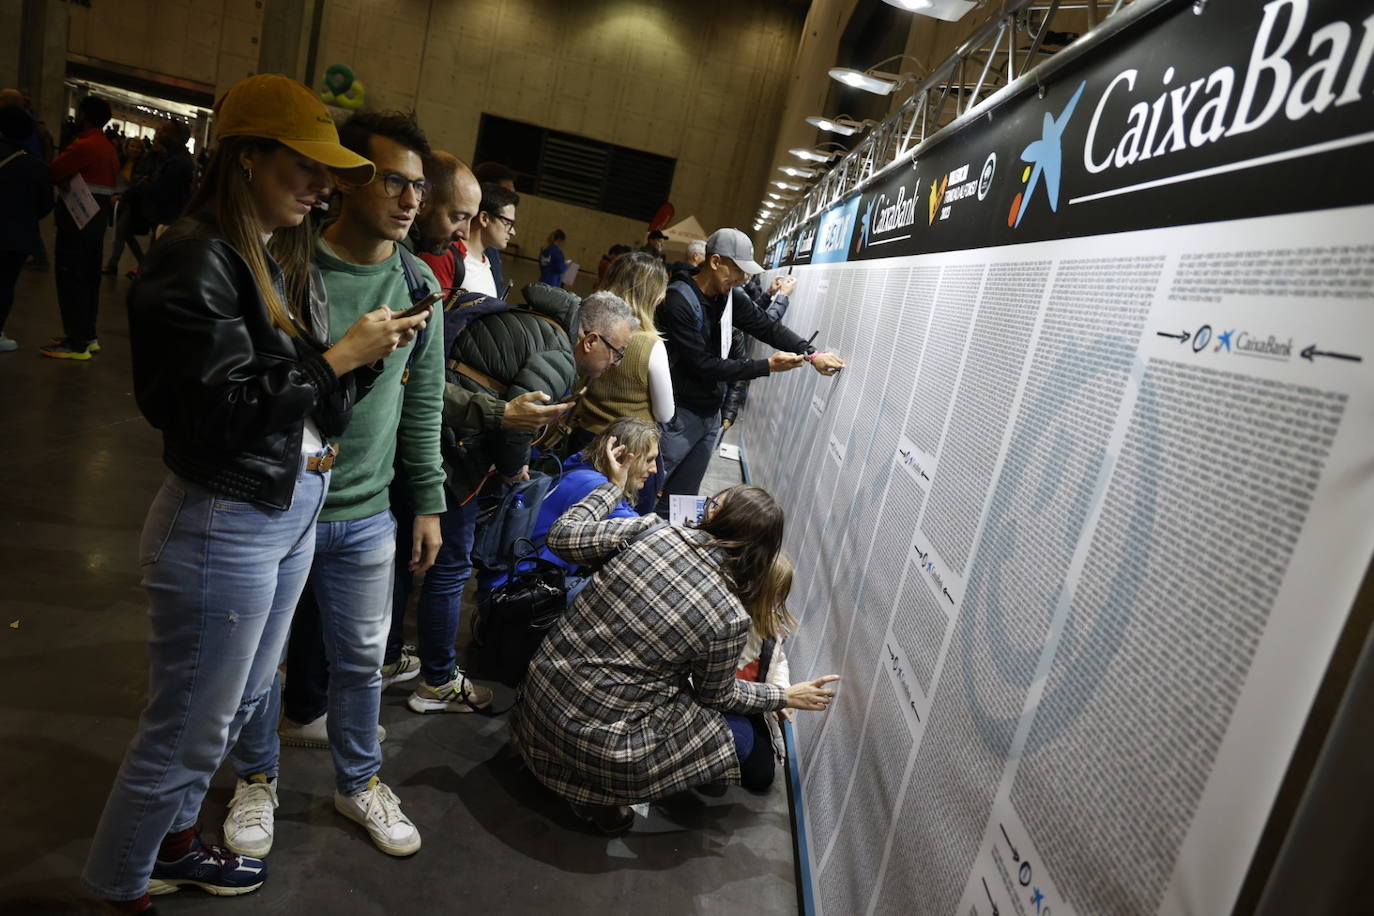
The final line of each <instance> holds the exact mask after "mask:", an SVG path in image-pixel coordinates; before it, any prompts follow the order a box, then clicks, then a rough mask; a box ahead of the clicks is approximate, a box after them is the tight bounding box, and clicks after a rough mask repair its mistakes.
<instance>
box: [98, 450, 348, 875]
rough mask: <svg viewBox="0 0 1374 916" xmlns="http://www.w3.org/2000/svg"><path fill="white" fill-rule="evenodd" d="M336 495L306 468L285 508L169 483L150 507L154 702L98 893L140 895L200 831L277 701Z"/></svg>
mask: <svg viewBox="0 0 1374 916" xmlns="http://www.w3.org/2000/svg"><path fill="white" fill-rule="evenodd" d="M328 486H329V475H328V474H319V473H315V472H312V471H302V472H301V474H300V476H299V477H298V478H297V480H296V489H295V495H294V498H293V501H292V505H291V508H289V509H286V510H284V511H278V510H273V509H263V508H261V507H259V506H255V505H253V504H251V503H247V502H241V501H238V500H233V499H227V498H224V497H221V496H217V495H215V494H214V493H212V492H210V491H209V490H207V489H206V488H205V487H202V486H200V485H199V484H195V483H191V482H190V481H187V480H184V479H182V478H180V477H177V476H176V475H170V476H168V478H167V480H166V481H165V482H164V483H163V485H162V489H161V490H159V491H158V494H157V496H156V497H155V498H154V499H153V504H152V506H151V507H150V508H149V510H148V517H147V520H146V521H145V522H144V525H143V535H142V538H141V539H140V541H139V564H140V566H141V567H142V570H143V585H144V587H145V588H146V589H147V591H148V599H149V614H148V616H149V623H150V630H151V636H150V639H149V642H148V661H149V669H150V673H149V683H148V705H147V706H146V707H145V708H144V710H143V714H142V715H141V716H140V717H139V722H138V732H137V734H136V735H135V736H134V740H133V742H132V743H131V744H130V746H129V749H128V751H126V752H125V755H124V762H123V764H122V765H121V766H120V768H119V773H118V775H117V776H116V777H115V782H114V788H113V789H112V790H111V791H110V797H109V800H108V801H106V803H105V810H104V813H103V814H102V815H101V817H100V824H99V826H98V827H97V828H96V831H95V836H94V838H93V839H92V841H91V851H90V854H89V856H88V857H87V859H86V867H85V869H84V870H83V872H82V876H81V877H82V881H83V883H84V884H85V885H86V887H87V888H89V889H90V890H91V891H93V892H94V893H96V894H98V895H100V896H102V897H105V898H108V899H112V900H132V899H134V898H137V897H139V896H141V895H142V894H143V892H144V891H145V890H146V889H147V886H148V877H149V875H150V874H151V873H152V869H153V861H154V859H155V858H156V857H157V852H158V847H159V846H160V845H161V843H162V840H163V838H164V837H165V836H166V835H167V834H169V833H174V832H177V831H179V830H185V829H186V828H188V827H191V826H194V825H195V823H196V821H197V819H198V818H199V816H200V805H201V801H202V800H203V799H204V797H205V790H206V788H207V787H208V786H209V784H210V777H211V776H212V775H213V774H214V772H215V770H216V769H218V767H219V765H220V763H221V761H223V759H224V756H225V753H226V751H227V750H228V748H230V747H232V746H233V744H234V742H235V741H236V740H237V738H238V734H239V731H240V730H241V729H242V728H243V724H244V722H246V721H247V720H248V719H249V718H250V716H252V714H253V713H254V711H255V710H256V709H257V707H258V706H259V705H260V704H262V703H266V702H270V699H269V698H270V694H271V690H270V688H271V686H272V679H273V677H274V676H275V675H276V673H277V665H278V664H280V662H281V657H282V652H283V650H284V648H285V646H286V636H287V632H288V630H289V629H290V625H291V615H292V612H293V611H294V609H295V607H296V601H297V600H298V599H299V598H300V594H301V590H302V589H303V588H304V587H305V580H306V576H307V574H308V573H309V572H310V561H311V557H312V556H313V554H314V549H315V519H316V517H317V516H318V515H319V514H320V509H321V507H323V505H324V496H325V493H326V491H327V490H328Z"/></svg>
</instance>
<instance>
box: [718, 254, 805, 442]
mask: <svg viewBox="0 0 1374 916" xmlns="http://www.w3.org/2000/svg"><path fill="white" fill-rule="evenodd" d="M796 288H797V278H796V277H792V276H777V277H774V278H773V281H772V282H771V283H770V284H769V285H768V291H767V292H764V290H763V287H761V286H760V285H759V282H758V279H757V278H756V277H750V278H749V282H747V283H745V284H744V286H743V287H742V289H743V291H744V294H745V295H746V296H748V297H749V298H750V299H751V300H753V302H754V304H755V305H757V306H758V307H759V308H760V309H762V310H763V314H764V315H766V316H767V317H768V318H769V319H770V320H772V321H782V319H783V317H784V316H785V315H786V314H787V307H788V305H789V304H790V302H791V296H792V291H793V290H794V289H796ZM748 358H749V339H748V337H746V336H745V334H744V332H743V331H741V330H739V329H738V328H736V329H735V330H734V333H733V334H732V335H731V339H730V359H748ZM748 400H749V379H740V380H738V381H735V382H731V383H730V388H729V390H728V391H727V392H726V394H725V403H724V404H722V405H721V408H720V431H721V432H722V433H724V432H726V431H727V430H729V429H730V427H731V426H734V425H735V420H736V419H737V418H738V417H739V412H740V409H741V408H743V407H744V405H745V402H747V401H748Z"/></svg>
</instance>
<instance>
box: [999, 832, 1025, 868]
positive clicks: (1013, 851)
mask: <svg viewBox="0 0 1374 916" xmlns="http://www.w3.org/2000/svg"><path fill="white" fill-rule="evenodd" d="M997 828H998V829H999V830H1001V831H1002V839H1004V840H1006V841H1007V848H1008V849H1010V850H1011V860H1012V861H1013V862H1020V861H1021V854H1020V853H1019V852H1017V851H1016V847H1015V846H1013V845H1011V837H1009V836H1007V828H1006V827H1003V826H1002V825H1001V824H1000V823H999V824H998V825H997Z"/></svg>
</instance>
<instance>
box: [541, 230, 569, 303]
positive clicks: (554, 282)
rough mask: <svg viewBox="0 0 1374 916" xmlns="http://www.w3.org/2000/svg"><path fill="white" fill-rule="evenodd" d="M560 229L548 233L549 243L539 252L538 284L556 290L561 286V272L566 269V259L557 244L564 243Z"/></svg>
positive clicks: (564, 238) (564, 239)
mask: <svg viewBox="0 0 1374 916" xmlns="http://www.w3.org/2000/svg"><path fill="white" fill-rule="evenodd" d="M567 238H568V237H567V235H565V234H564V232H563V230H562V229H555V230H553V232H551V233H549V243H548V244H547V245H545V246H544V250H543V251H541V252H539V282H540V283H547V284H549V285H550V286H552V287H554V288H555V289H557V288H558V287H560V286H562V285H563V271H565V270H567V269H568V259H567V258H566V257H564V255H563V249H562V248H561V247H559V244H558V243H559V242H562V241H566V240H567Z"/></svg>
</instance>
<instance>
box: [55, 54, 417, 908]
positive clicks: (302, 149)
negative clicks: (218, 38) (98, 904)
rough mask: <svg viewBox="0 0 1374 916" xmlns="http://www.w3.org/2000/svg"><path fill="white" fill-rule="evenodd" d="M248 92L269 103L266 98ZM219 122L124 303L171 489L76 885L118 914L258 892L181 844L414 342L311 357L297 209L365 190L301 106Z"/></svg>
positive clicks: (256, 870)
mask: <svg viewBox="0 0 1374 916" xmlns="http://www.w3.org/2000/svg"><path fill="white" fill-rule="evenodd" d="M264 80H277V81H280V82H279V83H278V84H277V87H276V88H277V91H276V92H273V93H272V94H270V95H268V96H267V97H265V98H264V96H263V93H262V92H260V91H259V90H260V89H261V88H262V82H263V81H264ZM217 115H218V117H217V118H216V127H217V128H218V130H219V133H220V140H219V147H218V148H217V150H216V154H215V158H214V160H213V161H212V162H211V163H210V168H209V170H208V172H207V174H206V178H205V183H204V184H203V185H202V186H201V189H200V191H199V193H198V194H197V196H196V198H195V199H194V200H193V201H192V202H191V205H190V207H189V214H188V215H187V216H185V217H183V218H182V219H180V220H178V221H177V223H176V224H175V225H174V226H173V227H172V228H171V230H169V231H168V232H167V233H166V234H165V235H164V236H163V238H162V239H161V240H160V241H159V243H158V245H156V246H155V247H154V248H153V249H152V250H151V251H149V253H148V259H147V263H146V265H145V268H144V271H143V274H142V276H141V277H140V278H139V279H138V280H137V281H136V282H135V283H134V285H133V288H132V289H131V290H130V292H129V341H130V345H131V348H132V351H133V379H134V394H135V397H136V398H137V401H138V406H139V409H140V410H141V411H142V412H143V415H144V416H145V417H146V418H147V419H148V421H149V423H151V424H152V425H153V426H154V427H156V428H157V429H158V430H160V431H161V433H162V440H163V451H162V454H163V460H164V461H165V462H166V464H167V466H168V469H169V471H170V473H169V474H168V475H167V479H166V481H165V482H164V483H163V485H162V488H161V490H160V491H159V492H158V494H157V496H156V497H155V498H154V500H153V504H152V506H151V508H150V509H149V511H148V517H147V521H146V522H145V523H144V527H143V537H142V541H141V549H140V551H139V555H140V560H141V564H142V571H143V584H144V586H145V588H147V590H148V600H149V606H150V607H149V614H148V622H149V626H150V628H151V638H150V639H149V643H148V661H149V682H148V703H147V706H146V707H145V708H144V710H143V713H142V715H141V716H140V717H139V722H138V731H137V734H136V735H135V737H134V739H133V741H132V743H131V744H130V745H129V749H128V751H127V752H126V753H125V755H124V762H123V764H122V765H121V766H120V768H119V774H118V776H116V777H115V782H114V788H113V789H112V790H111V792H110V796H109V800H108V801H107V802H106V804H105V810H104V813H103V814H102V815H101V817H100V824H99V826H97V827H96V829H95V835H94V837H93V839H92V840H91V847H90V853H89V855H88V857H87V859H86V866H85V868H84V870H83V872H82V876H81V877H82V883H83V884H85V886H86V887H87V889H88V890H90V891H92V892H94V893H95V894H96V895H97V896H99V897H102V898H104V899H106V900H109V901H112V902H113V903H114V905H115V906H116V907H117V908H118V910H119V911H120V912H123V913H145V912H147V911H149V910H150V909H151V901H150V898H149V894H165V893H171V892H172V891H176V890H178V889H179V888H181V887H183V886H195V887H200V888H203V889H205V890H208V891H209V892H210V893H212V894H215V895H237V894H244V893H248V892H250V891H253V890H256V889H257V888H258V887H260V886H261V885H262V883H263V881H264V880H265V879H266V878H267V870H266V865H265V864H264V863H263V862H262V861H261V860H260V859H255V858H250V857H240V856H237V855H234V854H232V853H230V852H228V851H226V850H224V849H221V848H219V847H215V846H207V845H205V844H204V843H202V842H201V840H200V838H199V833H198V829H197V822H198V820H199V818H200V813H201V810H200V809H201V802H202V800H203V799H204V797H205V792H206V789H207V788H208V786H209V785H210V777H211V776H212V775H213V774H214V772H215V770H216V769H217V768H218V766H219V764H220V761H221V760H223V759H224V755H225V751H226V749H227V748H229V747H230V746H232V744H233V743H234V740H235V739H236V738H237V737H238V733H239V730H240V729H241V728H242V727H243V724H244V722H246V721H247V720H248V719H249V718H250V717H251V716H252V715H253V714H254V713H255V711H256V710H258V709H259V708H261V707H262V706H264V705H266V704H267V702H268V699H269V696H270V687H271V684H272V681H273V678H274V676H275V675H276V673H277V665H278V664H280V662H281V653H282V648H283V646H285V644H286V633H287V630H288V629H289V627H290V624H291V615H292V611H293V609H294V608H295V605H296V599H297V597H298V596H299V595H300V593H301V589H302V588H303V587H304V586H305V579H306V575H307V573H308V572H309V570H310V559H311V554H312V552H313V550H314V544H315V518H316V516H317V515H318V514H319V511H320V508H321V506H322V505H323V504H324V497H325V493H326V491H327V490H328V489H329V469H330V466H331V465H332V463H333V456H334V450H333V449H332V448H331V447H330V446H329V445H328V443H329V442H330V440H332V439H333V438H334V437H336V436H338V435H340V434H341V433H342V432H343V431H344V429H345V428H346V427H347V426H348V423H349V419H350V415H351V412H352V409H353V406H354V404H355V403H356V402H357V399H358V398H359V397H361V396H362V394H363V393H364V392H365V391H366V390H367V388H368V386H370V385H371V383H372V380H373V379H374V378H375V372H374V371H373V370H372V369H371V368H369V367H370V365H371V364H372V363H373V362H374V361H376V360H378V359H381V358H382V357H384V356H386V355H387V354H389V353H391V352H392V351H394V350H395V349H396V348H397V347H399V346H404V345H406V344H408V343H409V341H410V340H411V339H413V337H414V335H415V333H416V332H417V331H418V330H419V329H420V327H422V326H423V323H424V319H423V317H420V316H416V317H412V318H400V319H393V318H392V317H391V313H390V312H389V311H388V310H387V309H385V308H376V309H373V310H372V311H370V312H368V313H366V314H364V315H363V316H362V317H360V318H359V319H358V320H357V321H355V322H353V324H352V325H351V326H349V327H348V328H347V329H334V331H335V334H334V336H335V337H338V338H339V339H338V340H337V341H336V342H335V343H333V344H332V345H331V344H330V337H331V329H330V328H329V325H328V312H327V310H326V308H325V304H324V301H323V288H322V284H321V283H320V280H319V274H318V273H317V272H316V271H314V270H312V269H311V266H310V258H309V252H310V231H309V228H308V227H307V226H304V225H303V223H304V221H305V215H306V212H307V211H308V210H309V204H308V201H310V200H313V199H318V198H319V197H322V196H323V195H324V194H325V193H326V192H327V191H328V188H329V184H330V172H331V171H332V172H334V173H335V174H337V175H340V176H347V177H350V178H351V179H352V180H354V181H360V182H361V181H367V180H368V179H369V178H370V177H371V176H372V171H373V168H372V163H370V162H368V161H367V160H366V159H364V158H363V157H361V156H358V155H355V154H354V153H352V152H349V151H348V150H346V149H344V148H343V147H342V146H340V145H339V142H338V134H337V133H336V132H335V129H334V122H333V121H332V120H330V119H329V116H328V115H327V114H326V113H325V108H324V103H323V102H321V101H320V100H319V97H318V96H316V95H315V93H314V92H312V91H311V90H309V89H307V88H306V87H305V86H302V85H301V84H299V83H296V82H294V81H291V80H286V79H285V78H284V77H261V76H259V77H250V78H249V79H247V80H244V81H243V82H240V83H238V84H237V85H235V86H233V87H232V88H230V90H229V92H228V93H227V94H226V95H225V96H224V99H223V100H222V101H221V102H220V104H219V106H218V108H217ZM92 129H93V128H92ZM95 137H96V139H98V141H99V142H101V143H104V142H105V139H104V135H103V134H99V133H98V132H97V134H96V135H95ZM111 152H113V151H111ZM269 237H270V242H266V241H265V239H267V238H269ZM97 267H98V265H97ZM339 331H344V333H338V332H339Z"/></svg>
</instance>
